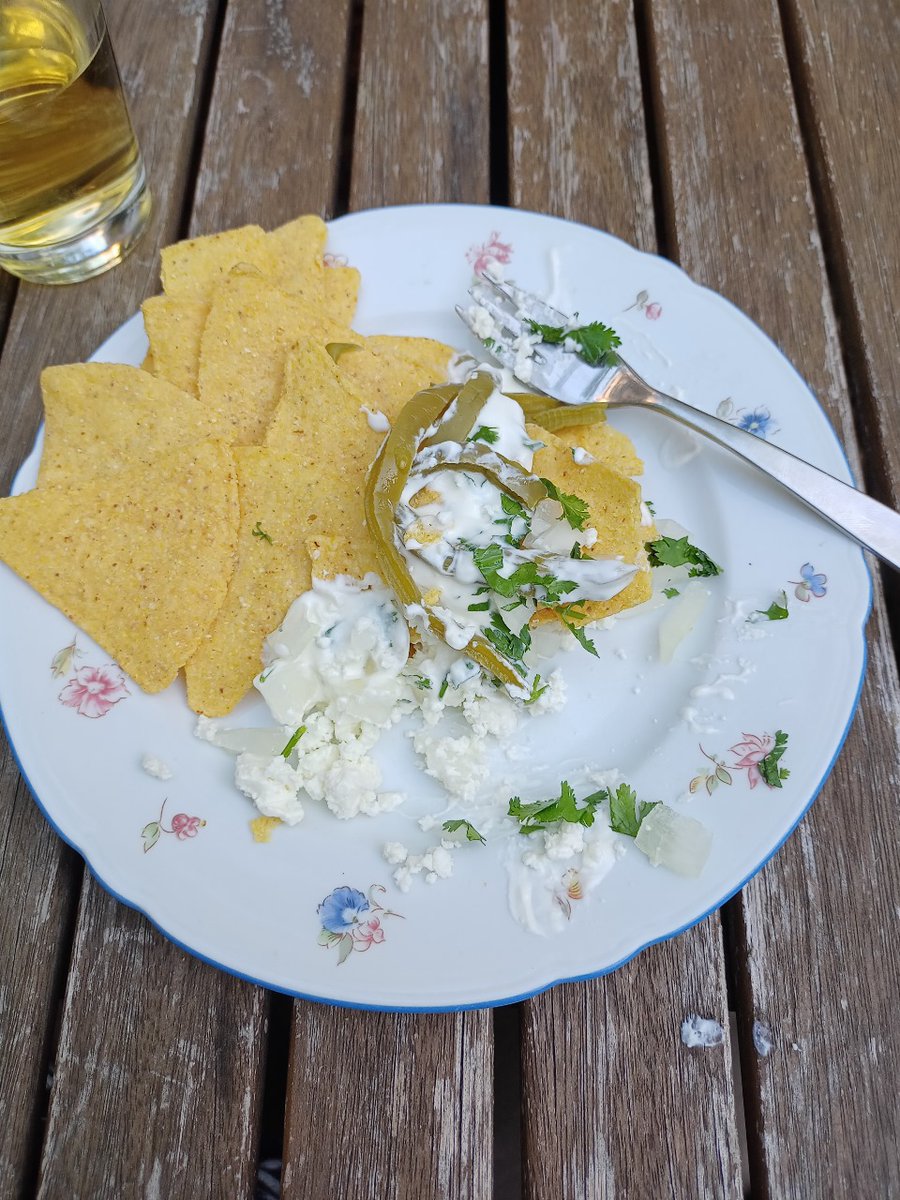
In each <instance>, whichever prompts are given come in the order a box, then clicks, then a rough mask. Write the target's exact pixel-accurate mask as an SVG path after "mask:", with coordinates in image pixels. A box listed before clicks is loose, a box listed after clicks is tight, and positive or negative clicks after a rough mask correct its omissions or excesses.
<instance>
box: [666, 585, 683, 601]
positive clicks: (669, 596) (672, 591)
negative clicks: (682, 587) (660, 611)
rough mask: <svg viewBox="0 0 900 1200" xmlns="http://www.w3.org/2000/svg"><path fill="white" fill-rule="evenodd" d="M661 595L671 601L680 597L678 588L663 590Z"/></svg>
mask: <svg viewBox="0 0 900 1200" xmlns="http://www.w3.org/2000/svg"><path fill="white" fill-rule="evenodd" d="M663 595H664V596H665V598H666V599H667V600H671V599H672V598H673V597H675V596H680V595H681V592H679V590H678V588H663Z"/></svg>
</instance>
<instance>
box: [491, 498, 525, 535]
mask: <svg viewBox="0 0 900 1200" xmlns="http://www.w3.org/2000/svg"><path fill="white" fill-rule="evenodd" d="M500 504H501V505H502V507H503V511H504V512H505V513H506V516H505V517H501V518H499V519H498V520H496V521H495V522H494V524H495V525H505V526H506V540H507V541H508V542H509V544H510V545H511V546H518V545H519V544H520V543H521V541H522V539H523V538H524V537H525V535H526V534H528V533H530V532H531V516H532V514H531V513H530V512H529V511H528V509H527V508H526V507H525V506H524V504H520V503H519V501H518V500H514V499H513V497H512V496H507V494H506V493H505V492H504V493H503V495H502V496H501V497H500ZM517 521H521V522H522V524H521V526H519V527H518V528H517V529H516V534H515V535H514V534H513V526H514V525H515V524H516V522H517Z"/></svg>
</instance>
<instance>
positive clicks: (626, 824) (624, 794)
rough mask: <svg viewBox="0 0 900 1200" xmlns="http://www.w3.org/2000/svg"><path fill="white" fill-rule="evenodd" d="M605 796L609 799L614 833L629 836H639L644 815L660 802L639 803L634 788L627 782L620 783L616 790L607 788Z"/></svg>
mask: <svg viewBox="0 0 900 1200" xmlns="http://www.w3.org/2000/svg"><path fill="white" fill-rule="evenodd" d="M605 796H606V798H607V799H608V800H609V827H610V829H612V831H613V833H624V834H627V835H628V837H637V832H638V830H639V829H640V827H641V822H642V821H643V819H644V817H646V815H647V813H648V812H651V811H652V810H653V809H654V808H656V805H657V804H658V803H659V801H655V802H654V803H653V804H649V803H648V802H647V801H646V800H642V801H641V802H640V804H638V802H637V795H636V793H635V791H634V788H630V787H629V786H628V784H627V783H620V784H619V786H618V787H617V788H616V790H615V792H613V791H611V790H610V789H609V788H607V789H606V792H605Z"/></svg>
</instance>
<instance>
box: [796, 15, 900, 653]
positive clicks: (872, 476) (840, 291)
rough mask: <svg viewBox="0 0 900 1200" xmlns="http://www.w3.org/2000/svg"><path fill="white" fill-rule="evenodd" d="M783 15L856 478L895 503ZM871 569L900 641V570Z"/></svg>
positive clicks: (820, 160)
mask: <svg viewBox="0 0 900 1200" xmlns="http://www.w3.org/2000/svg"><path fill="white" fill-rule="evenodd" d="M776 2H777V5H778V11H779V14H780V17H781V29H782V37H783V38H784V47H785V56H786V58H787V65H788V71H789V73H790V78H791V91H792V93H793V96H794V105H795V107H796V110H797V124H798V126H799V128H800V137H801V140H802V142H803V154H804V158H805V160H806V166H807V170H808V172H809V178H810V184H811V188H810V190H811V192H812V199H813V207H814V210H815V214H816V224H817V226H818V229H819V236H820V237H821V239H822V251H823V258H824V262H825V273H826V276H827V278H828V290H829V292H830V293H831V299H832V303H833V305H834V316H835V320H836V322H837V328H838V339H839V341H840V350H841V358H842V361H843V365H844V375H845V377H846V379H847V388H848V391H849V395H850V410H851V413H852V418H853V428H854V430H855V431H856V439H857V442H858V443H859V448H860V460H861V466H860V473H861V476H862V478H860V479H858V480H856V483H857V484H858V485H859V486H860V487H862V489H863V490H864V491H867V492H869V493H870V494H871V495H873V496H875V497H876V499H878V500H881V501H883V502H884V503H885V504H891V500H892V497H891V486H890V467H889V464H888V462H887V459H886V457H885V455H884V454H883V452H882V446H881V441H880V438H879V436H878V434H877V432H876V433H875V435H874V436H872V435H871V433H870V431H871V430H877V429H878V427H879V423H878V420H877V413H876V410H875V405H876V401H875V400H874V399H873V390H874V389H873V387H872V380H871V378H870V377H869V372H868V370H867V368H866V356H865V353H864V352H863V341H864V339H863V331H862V327H861V325H860V321H859V313H858V311H857V308H856V305H855V304H854V302H853V287H852V284H851V281H850V266H849V263H848V261H847V252H846V249H845V246H844V242H843V240H842V238H841V225H840V221H839V219H838V210H837V202H836V199H835V196H834V193H833V190H832V187H831V185H830V183H829V180H828V171H827V168H826V164H825V150H824V147H823V145H822V142H821V139H820V137H819V132H818V129H817V127H816V120H815V117H814V115H813V109H812V98H811V97H812V81H811V79H810V77H809V72H808V70H807V67H806V63H805V62H804V59H803V50H802V35H801V32H800V16H799V14H798V12H797V10H796V6H795V4H794V0H776ZM868 562H869V566H870V569H871V568H873V567H876V566H877V567H878V568H879V570H880V573H881V580H882V584H883V586H884V593H885V599H886V601H887V618H888V624H889V626H890V630H891V640H892V642H893V644H894V645H895V646H900V575H898V574H897V572H895V571H892V570H890V569H888V568H886V567H882V566H881V564H880V563H879V562H878V561H877V560H875V559H868Z"/></svg>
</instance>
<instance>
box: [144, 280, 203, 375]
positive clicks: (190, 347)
mask: <svg viewBox="0 0 900 1200" xmlns="http://www.w3.org/2000/svg"><path fill="white" fill-rule="evenodd" d="M141 312H142V313H143V315H144V328H145V329H146V331H147V337H148V339H149V341H150V353H149V354H148V356H147V358H148V359H150V361H151V364H152V365H150V366H148V365H147V362H146V361H145V362H144V370H145V371H152V372H153V374H154V375H158V376H159V377H160V378H161V379H168V381H169V383H173V384H174V385H175V387H177V388H181V390H182V391H183V392H190V393H191V395H192V396H196V395H197V373H198V371H199V369H200V338H201V336H202V334H203V326H204V325H205V324H206V318H207V315H208V314H209V304H208V302H207V301H206V300H180V299H175V298H174V297H172V296H151V297H150V299H149V300H145V301H144V303H143V304H142V305H141Z"/></svg>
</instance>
